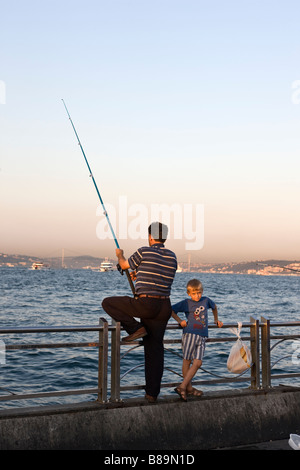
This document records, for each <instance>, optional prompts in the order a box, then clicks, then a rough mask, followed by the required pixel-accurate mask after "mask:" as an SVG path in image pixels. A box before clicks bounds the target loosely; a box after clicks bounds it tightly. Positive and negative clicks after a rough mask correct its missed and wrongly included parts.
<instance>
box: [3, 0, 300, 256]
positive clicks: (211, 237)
mask: <svg viewBox="0 0 300 470" xmlns="http://www.w3.org/2000/svg"><path fill="white" fill-rule="evenodd" d="M299 13H300V4H299V2H298V1H296V0H295V1H291V0H285V1H281V0H273V1H269V0H260V1H256V0H253V1H251V2H249V1H244V0H239V1H235V0H228V1H224V0H212V1H209V2H208V1H204V0H197V1H196V0H184V1H179V0H160V1H157V0H151V2H150V1H146V0H139V1H138V0H109V1H108V0H106V1H102V0H97V1H94V0H85V1H84V2H83V1H78V0H72V1H66V0H60V1H57V0H52V1H47V0H43V1H41V0H39V1H34V0H28V1H26V2H24V1H20V0H11V1H10V2H5V3H4V2H3V3H2V5H1V29H0V223H1V225H0V252H2V253H10V254H27V255H32V256H40V257H44V256H45V257H48V256H59V254H60V253H61V251H62V249H64V250H65V255H76V254H78V255H80V254H89V255H92V256H100V257H105V256H107V257H111V258H113V257H114V256H115V248H116V244H115V242H114V240H113V239H112V238H109V237H108V233H110V232H109V231H108V230H106V232H105V225H104V222H105V221H106V219H105V216H104V215H103V209H102V206H101V205H100V203H99V198H98V195H97V193H96V190H95V187H94V185H93V181H92V179H91V178H90V176H89V170H88V168H87V165H86V163H85V161H84V158H83V154H82V152H81V149H80V147H79V145H78V142H77V140H76V136H75V133H74V131H73V129H72V126H71V123H70V121H69V118H68V116H67V113H66V110H65V108H64V106H63V102H62V99H64V101H65V103H66V105H67V108H68V110H69V113H70V115H71V118H72V121H73V123H74V126H75V128H76V131H77V133H78V136H79V138H80V141H81V144H82V147H83V149H84V152H85V154H86V157H87V159H88V162H89V164H90V167H91V169H92V172H93V176H94V178H95V181H96V184H97V186H98V189H99V191H100V194H101V197H102V200H103V202H104V205H105V208H106V210H107V214H108V215H109V217H110V218H111V221H112V225H113V228H114V231H115V234H116V237H117V240H118V243H119V245H120V246H121V248H123V249H124V253H125V256H129V255H130V254H131V253H132V252H133V250H135V249H136V248H138V247H139V246H141V245H144V244H146V243H147V234H146V233H145V234H144V232H146V227H147V225H148V222H149V223H150V222H151V221H152V218H153V217H154V215H155V208H156V207H157V206H160V208H161V209H162V210H161V213H160V215H161V218H162V220H161V221H162V222H164V221H167V222H168V225H169V239H168V241H167V246H168V247H169V248H171V249H174V250H175V252H176V254H177V256H178V259H179V261H186V260H187V258H188V256H190V257H191V259H192V261H194V262H197V263H202V262H203V263H209V262H228V261H246V260H263V259H288V260H295V259H298V260H299V259H300V243H299V240H300V217H299V206H300V191H299V189H300V184H299V183H300V163H299V162H300V158H299V150H300V132H299V131H300V35H299ZM108 208H109V210H108ZM157 217H158V218H159V215H158V216H157ZM143 234H144V235H143Z"/></svg>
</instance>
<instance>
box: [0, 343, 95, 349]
mask: <svg viewBox="0 0 300 470" xmlns="http://www.w3.org/2000/svg"><path fill="white" fill-rule="evenodd" d="M87 347H96V348H99V343H49V344H46V343H43V344H7V345H6V347H5V348H6V350H18V349H51V348H87Z"/></svg>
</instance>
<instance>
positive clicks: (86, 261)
mask: <svg viewBox="0 0 300 470" xmlns="http://www.w3.org/2000/svg"><path fill="white" fill-rule="evenodd" d="M102 261H104V258H96V257H93V256H88V255H84V256H71V257H66V258H64V260H63V262H62V258H37V257H35V256H26V255H7V254H3V253H0V267H1V266H11V267H14V266H19V267H22V266H23V267H28V268H29V267H31V265H32V263H44V264H46V265H49V266H50V267H51V268H54V269H59V268H62V267H64V268H69V269H83V268H88V267H91V268H97V267H99V266H100V264H101V262H102ZM62 264H63V266H62Z"/></svg>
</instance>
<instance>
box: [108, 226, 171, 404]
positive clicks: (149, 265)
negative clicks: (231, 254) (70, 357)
mask: <svg viewBox="0 0 300 470" xmlns="http://www.w3.org/2000/svg"><path fill="white" fill-rule="evenodd" d="M167 235H168V227H167V226H166V225H164V224H162V223H161V222H153V223H152V224H151V225H150V226H149V227H148V242H149V247H146V246H144V247H141V248H139V249H138V250H137V251H136V252H135V253H133V255H132V256H130V257H129V258H128V260H127V259H126V258H125V257H124V253H123V250H121V249H119V248H117V249H116V255H117V258H118V261H119V265H120V267H121V268H122V269H123V270H125V269H129V268H130V269H132V270H133V274H134V275H133V276H132V277H133V278H135V281H136V283H135V292H136V296H135V297H134V298H133V297H129V296H123V297H107V298H106V299H104V300H103V302H102V307H103V308H104V310H105V311H106V313H107V314H108V315H110V316H111V317H112V318H113V319H114V320H116V321H118V322H121V325H122V326H123V328H124V329H125V330H126V331H127V333H128V334H129V336H127V337H126V338H124V341H125V342H129V341H134V340H136V339H139V338H143V344H144V354H145V379H146V388H145V390H146V399H147V400H148V401H149V402H154V401H155V400H156V398H157V396H158V394H159V392H160V384H161V378H162V375H163V367H164V348H163V337H164V333H165V329H166V325H167V323H168V320H169V318H170V316H171V313H172V309H171V304H170V292H171V285H172V283H173V280H174V276H175V273H176V269H177V259H176V256H175V254H174V253H173V252H172V251H171V250H168V249H167V248H165V246H164V242H165V241H166V239H167ZM135 317H136V318H140V319H141V322H139V321H137V320H136V318H135Z"/></svg>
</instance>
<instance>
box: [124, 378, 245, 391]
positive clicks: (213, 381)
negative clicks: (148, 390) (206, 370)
mask: <svg viewBox="0 0 300 470" xmlns="http://www.w3.org/2000/svg"><path fill="white" fill-rule="evenodd" d="M251 380H252V379H251V377H239V378H236V379H235V378H229V379H211V380H193V385H209V384H222V383H234V382H251ZM179 384H180V382H169V383H166V382H164V383H162V384H161V388H171V387H176V386H177V385H179ZM143 389H145V385H128V386H125V385H124V386H121V387H120V391H123V392H125V391H130V390H143Z"/></svg>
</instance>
